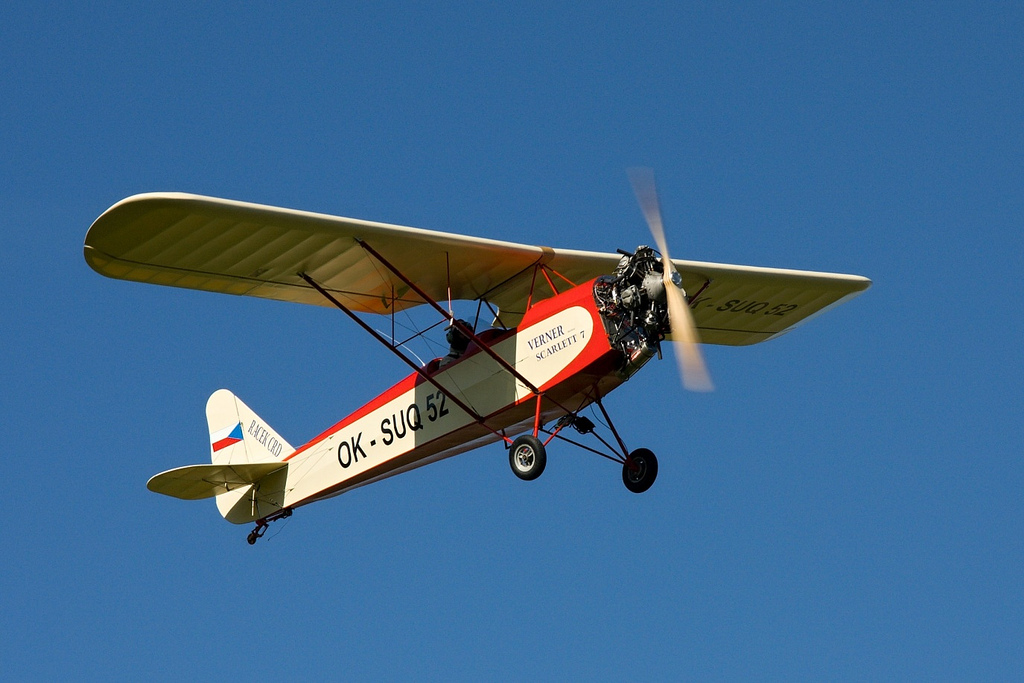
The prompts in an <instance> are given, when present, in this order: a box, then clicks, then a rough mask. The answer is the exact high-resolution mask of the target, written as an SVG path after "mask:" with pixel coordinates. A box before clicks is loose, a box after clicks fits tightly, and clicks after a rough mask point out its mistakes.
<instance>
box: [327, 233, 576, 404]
mask: <svg viewBox="0 0 1024 683" xmlns="http://www.w3.org/2000/svg"><path fill="white" fill-rule="evenodd" d="M357 241H358V242H359V246H361V247H362V248H363V249H365V250H366V251H367V252H368V253H369V254H370V255H371V256H373V257H374V258H375V259H377V260H378V261H380V262H381V263H382V264H384V266H385V267H386V268H387V269H388V270H390V271H391V272H392V273H394V274H395V276H397V277H398V279H400V280H401V281H402V282H404V283H405V284H407V285H408V286H409V288H410V289H412V290H413V291H414V292H416V293H417V294H419V296H420V298H421V299H423V301H424V302H426V303H428V304H430V305H431V306H432V307H433V308H434V310H436V311H437V312H438V313H440V314H441V315H443V316H444V317H445V318H447V319H448V321H449V322H450V323H451V324H452V325H453V326H455V328H456V329H458V330H459V331H460V332H462V333H463V334H464V335H466V336H467V337H469V338H470V339H471V340H473V341H474V342H476V345H477V346H479V347H480V349H481V350H482V351H483V352H484V353H486V354H487V355H488V356H490V357H491V358H493V359H494V360H495V361H496V362H497V363H498V365H500V366H501V367H502V368H503V369H504V370H505V371H506V372H508V373H509V374H510V375H512V376H513V377H515V378H516V379H517V380H519V381H520V382H522V383H523V386H525V387H526V388H527V389H529V390H530V391H531V392H533V393H534V394H535V395H538V396H539V395H540V389H538V388H537V387H535V386H534V385H533V383H532V382H530V380H528V379H526V378H525V377H523V375H522V373H520V372H519V371H518V370H516V369H515V368H514V367H513V366H512V365H511V364H510V363H509V362H508V361H507V360H505V359H504V358H502V357H501V356H499V355H498V353H497V352H496V351H495V350H494V349H492V348H491V347H490V346H488V345H487V344H486V343H485V342H484V341H483V340H481V339H480V338H479V337H478V336H476V333H475V332H474V331H473V330H471V329H469V327H467V326H466V325H464V324H462V323H461V322H459V321H458V320H457V319H456V318H455V316H453V315H452V314H451V313H449V312H448V311H446V310H444V309H443V308H441V306H439V305H438V304H437V302H436V301H434V300H433V299H431V298H430V297H429V296H428V295H427V293H426V292H424V291H423V290H422V289H420V288H419V287H418V286H417V285H416V283H415V282H413V281H412V280H410V279H409V278H407V277H406V276H405V275H403V274H402V273H400V272H399V271H398V269H397V268H395V267H394V266H393V265H391V264H390V263H389V262H388V261H387V259H385V258H384V257H383V256H381V255H380V254H379V253H378V252H377V250H376V249H374V248H373V247H371V246H370V245H369V244H367V243H366V242H365V241H363V240H357ZM318 289H319V288H318ZM549 400H550V399H549ZM556 405H557V404H556ZM558 407H559V408H562V409H563V410H565V411H566V412H570V411H569V410H566V409H565V407H564V406H561V405H559V406H558Z"/></svg>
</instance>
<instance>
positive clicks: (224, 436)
mask: <svg viewBox="0 0 1024 683" xmlns="http://www.w3.org/2000/svg"><path fill="white" fill-rule="evenodd" d="M241 440H242V423H241V422H239V423H238V424H236V425H235V426H234V427H226V428H225V429H221V430H220V431H218V432H214V433H213V434H211V435H210V443H211V444H212V445H213V452H214V453H216V452H217V451H219V450H220V449H222V448H227V447H228V446H230V445H231V444H236V443H238V442H239V441H241Z"/></svg>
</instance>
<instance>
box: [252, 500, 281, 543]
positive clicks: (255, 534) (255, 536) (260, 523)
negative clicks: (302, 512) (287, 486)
mask: <svg viewBox="0 0 1024 683" xmlns="http://www.w3.org/2000/svg"><path fill="white" fill-rule="evenodd" d="M291 516H292V509H291V508H285V509H283V510H278V511H277V512H275V513H274V514H272V515H267V516H266V517H264V518H263V519H257V520H256V528H255V529H253V530H252V531H250V532H249V535H248V536H246V538H245V540H246V541H247V542H248V543H249V545H256V541H258V540H259V539H261V538H263V534H265V533H267V527H269V526H270V523H271V522H276V521H277V520H279V519H286V518H288V517H291Z"/></svg>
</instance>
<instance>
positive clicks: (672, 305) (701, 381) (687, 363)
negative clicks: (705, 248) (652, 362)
mask: <svg viewBox="0 0 1024 683" xmlns="http://www.w3.org/2000/svg"><path fill="white" fill-rule="evenodd" d="M628 173H629V180H630V182H631V183H632V184H633V191H634V192H635V193H636V198H637V201H639V202H640V210H641V211H643V213H644V218H645V219H646V220H647V226H648V227H649V228H650V229H651V235H652V236H653V237H654V241H655V242H656V243H657V245H658V251H660V252H661V261H662V265H663V270H664V275H663V277H664V282H665V299H666V301H667V303H668V320H669V326H670V327H671V332H672V340H673V341H674V342H676V360H678V361H679V375H680V377H681V378H682V380H683V386H684V387H686V388H687V389H689V390H690V391H711V390H712V389H713V388H714V387H713V385H712V384H711V377H710V376H709V375H708V370H707V367H706V366H705V365H704V358H703V356H702V355H701V352H700V347H699V346H698V344H699V342H700V338H699V337H698V335H697V325H696V323H694V321H693V313H692V312H691V311H690V306H689V305H688V304H687V303H686V299H685V294H684V292H683V290H682V281H683V280H682V277H681V276H680V275H679V271H677V270H676V267H675V265H673V263H672V260H671V259H670V258H669V256H668V244H667V242H666V241H665V228H664V225H663V224H662V221H661V207H660V205H659V203H658V190H657V187H656V186H655V184H654V171H653V170H651V169H649V168H631V169H629V171H628Z"/></svg>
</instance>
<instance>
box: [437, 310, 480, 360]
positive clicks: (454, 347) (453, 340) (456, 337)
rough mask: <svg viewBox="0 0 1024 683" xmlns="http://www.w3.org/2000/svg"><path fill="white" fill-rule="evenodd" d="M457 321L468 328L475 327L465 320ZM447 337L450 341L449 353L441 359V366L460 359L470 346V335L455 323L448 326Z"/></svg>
mask: <svg viewBox="0 0 1024 683" xmlns="http://www.w3.org/2000/svg"><path fill="white" fill-rule="evenodd" d="M456 323H458V324H459V325H462V326H464V327H466V328H467V329H470V330H471V329H473V328H472V326H471V325H470V324H469V323H468V322H466V321H465V320H457V321H456ZM445 339H446V340H447V341H448V355H447V356H445V357H444V358H442V359H441V367H444V366H445V365H448V364H449V363H451V362H452V361H454V360H456V359H458V358H459V357H460V356H461V355H462V354H464V353H465V352H466V348H467V347H468V346H469V337H468V336H467V335H466V334H465V333H464V332H462V330H461V329H459V327H457V326H456V324H455V323H453V324H451V325H449V326H448V333H447V334H446V335H445Z"/></svg>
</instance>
